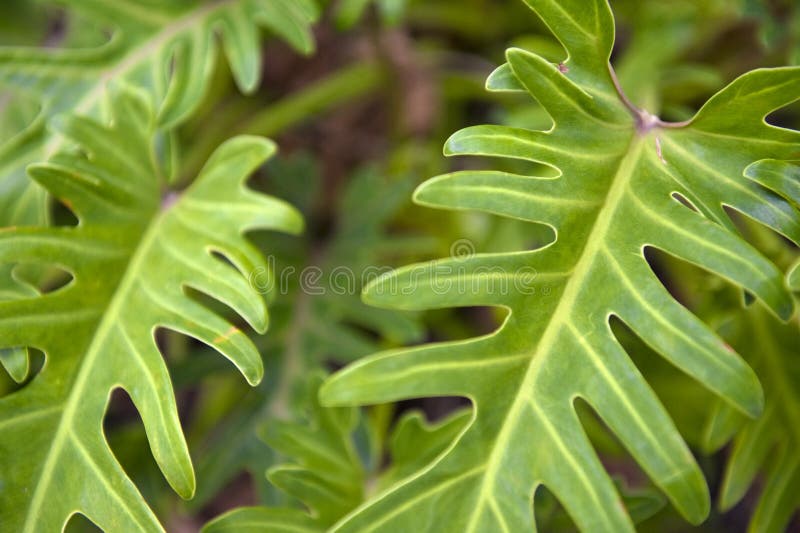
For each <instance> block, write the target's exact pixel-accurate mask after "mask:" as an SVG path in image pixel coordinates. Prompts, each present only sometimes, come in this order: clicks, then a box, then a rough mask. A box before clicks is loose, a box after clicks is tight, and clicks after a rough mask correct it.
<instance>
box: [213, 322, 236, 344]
mask: <svg viewBox="0 0 800 533" xmlns="http://www.w3.org/2000/svg"><path fill="white" fill-rule="evenodd" d="M237 333H239V328H237V327H236V326H231V329H229V330H228V331H226V332H225V334H224V335H220V336H219V337H217V338H216V339H214V344H219V343H221V342H225V341H226V340H228V339H230V338H231V337H232V336H234V335H235V334H237Z"/></svg>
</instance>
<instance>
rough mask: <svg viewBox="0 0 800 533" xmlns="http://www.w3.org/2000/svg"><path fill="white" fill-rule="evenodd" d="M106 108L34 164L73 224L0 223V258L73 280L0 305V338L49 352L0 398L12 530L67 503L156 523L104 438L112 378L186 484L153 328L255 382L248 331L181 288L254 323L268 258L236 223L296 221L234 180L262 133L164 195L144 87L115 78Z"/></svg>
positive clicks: (2, 509)
mask: <svg viewBox="0 0 800 533" xmlns="http://www.w3.org/2000/svg"><path fill="white" fill-rule="evenodd" d="M110 108H111V109H112V112H113V121H112V123H111V125H110V126H105V125H101V124H100V123H97V122H95V121H93V120H91V119H88V118H85V117H77V116H72V117H69V118H66V119H65V120H63V121H62V123H61V131H62V133H63V134H64V135H65V136H67V137H68V138H70V139H71V140H72V141H74V142H75V143H76V144H77V145H78V146H79V147H80V150H79V151H74V150H73V151H65V152H61V153H60V154H58V155H57V156H55V157H54V158H52V159H51V161H50V162H48V163H44V164H39V165H35V166H33V167H31V170H30V172H31V175H32V176H33V177H34V179H36V180H37V181H38V182H39V183H40V184H41V185H42V186H43V187H44V188H45V189H47V190H48V191H49V192H50V193H51V194H53V196H55V197H56V198H58V199H59V200H61V201H62V202H64V203H65V204H66V205H68V206H69V207H70V209H72V210H73V211H74V213H75V214H76V216H77V217H78V219H79V223H78V225H77V226H75V227H54V228H42V227H28V228H19V229H13V228H11V229H6V230H5V231H0V263H2V264H14V263H17V262H21V263H37V264H46V265H56V266H58V267H59V268H61V269H64V270H66V271H68V272H69V273H70V274H71V275H72V277H73V280H72V281H71V282H70V283H69V284H67V285H66V286H64V287H62V288H61V289H58V290H56V291H54V292H50V293H47V294H43V295H41V296H29V297H26V298H21V299H14V300H8V301H3V302H0V339H1V340H0V343H1V344H2V347H4V348H11V347H30V348H37V349H39V350H41V351H43V352H44V354H45V357H46V361H45V365H44V367H43V368H42V370H41V371H40V372H39V374H38V375H37V376H35V377H34V378H33V379H32V381H31V382H30V383H29V384H28V385H27V386H25V387H24V388H22V389H21V390H19V391H18V392H15V393H13V394H10V395H8V396H6V397H3V398H2V399H0V428H2V431H0V450H1V451H2V453H1V454H0V455H2V460H0V479H3V484H2V485H0V515H2V517H3V526H4V528H8V529H9V530H14V531H42V530H44V531H48V530H60V529H62V528H63V526H64V524H65V523H66V522H67V520H68V519H69V517H70V516H71V515H72V514H74V513H76V512H77V513H81V514H83V515H85V516H86V517H88V518H89V519H90V520H91V521H92V522H94V523H95V524H96V525H98V526H99V527H101V528H103V529H105V530H109V531H116V530H136V531H159V530H161V526H160V524H159V522H158V520H157V519H156V517H155V515H154V514H153V512H152V511H151V510H150V508H149V507H148V506H147V504H146V502H145V501H144V500H143V498H142V497H141V496H140V494H139V492H138V491H137V488H136V486H135V485H134V484H133V483H132V482H131V480H130V479H129V478H128V477H127V476H126V474H125V472H124V471H123V470H122V468H121V466H120V464H119V463H118V462H117V460H116V458H115V456H114V455H113V453H112V451H111V449H110V447H109V445H108V443H107V442H106V439H105V436H104V433H103V418H104V415H105V411H106V409H107V407H108V402H109V397H110V395H111V393H112V391H114V390H115V389H118V388H121V389H123V390H124V391H125V392H126V393H127V394H128V395H129V396H130V398H131V399H132V400H133V403H134V405H135V406H136V408H137V410H138V411H139V414H140V415H141V418H142V422H143V423H144V427H145V430H146V432H147V437H148V441H149V443H150V448H151V451H152V453H153V456H154V457H155V460H156V462H157V463H158V465H159V467H160V469H161V471H162V472H163V474H164V476H165V477H166V479H167V481H168V482H169V483H170V485H171V486H172V487H173V488H174V489H175V490H176V492H178V493H179V494H180V495H181V496H182V497H184V498H189V497H191V496H192V495H193V493H194V490H195V478H194V471H193V469H192V464H191V459H190V457H189V452H188V449H187V446H186V442H185V440H184V436H183V433H182V431H181V426H180V421H179V420H178V412H177V408H176V403H175V394H174V392H173V389H172V385H171V382H170V378H169V374H168V371H167V366H166V364H165V362H164V359H163V358H162V355H161V353H160V351H159V348H158V346H157V344H156V338H155V334H156V331H157V330H158V329H160V328H166V329H171V330H174V331H177V332H180V333H183V334H185V335H188V336H190V337H194V338H196V339H197V340H199V341H201V342H203V343H205V344H207V345H208V346H210V347H212V348H214V349H215V350H217V351H218V352H219V353H220V354H222V355H223V356H225V357H226V358H228V359H230V360H231V361H232V362H233V363H234V365H236V367H237V368H238V369H239V371H240V372H241V373H242V374H243V375H244V376H245V378H246V379H247V381H248V382H249V383H251V384H253V385H254V384H256V383H258V382H259V381H260V380H261V377H262V374H263V366H262V362H261V357H260V355H259V353H258V351H257V350H256V348H255V346H254V345H253V344H252V342H251V341H250V340H249V338H248V337H247V336H246V335H245V334H244V332H242V331H241V330H240V329H239V328H238V327H236V326H234V325H233V324H231V323H229V322H228V321H227V320H226V319H224V318H222V317H221V316H219V315H218V314H216V313H214V312H212V311H211V310H209V309H208V308H206V307H205V306H203V305H202V304H200V303H198V302H197V301H196V300H194V299H192V298H191V297H190V296H188V295H187V294H186V290H187V289H188V288H192V289H195V290H198V291H201V292H203V293H206V294H207V295H209V296H210V297H212V298H214V299H215V300H218V301H220V302H222V303H224V304H226V305H228V306H229V307H230V308H232V309H233V310H235V311H236V313H237V314H238V315H240V316H241V317H242V318H243V319H244V320H246V321H247V322H248V323H249V324H250V325H251V326H252V327H253V328H254V329H256V330H257V331H260V332H263V331H264V330H265V329H266V327H267V309H266V305H265V303H264V300H263V298H262V297H261V295H259V294H258V292H257V291H256V289H255V288H254V287H252V286H251V285H250V283H249V280H248V276H249V275H250V273H251V272H253V271H254V269H256V268H262V267H263V268H266V263H265V261H264V259H263V257H261V255H260V253H258V252H257V251H256V249H255V248H254V247H253V246H252V245H251V244H250V243H248V241H247V240H246V239H245V237H244V233H245V232H247V231H250V230H255V229H273V230H279V231H286V232H297V231H299V230H300V228H301V226H302V221H301V218H300V217H299V214H298V213H297V212H296V211H294V210H293V208H291V207H290V206H288V205H287V204H285V203H283V202H281V201H279V200H276V199H274V198H271V197H267V196H264V195H261V194H257V193H254V192H252V191H250V190H248V189H247V188H245V186H244V181H245V179H246V178H247V176H248V175H249V174H250V173H251V172H252V171H253V170H254V169H256V168H257V167H258V166H259V165H260V164H261V163H263V162H264V160H265V159H267V158H268V157H270V156H271V155H272V154H273V152H274V150H275V146H274V144H272V143H271V142H270V141H268V140H266V139H262V138H256V137H237V138H234V139H231V140H230V141H228V142H226V143H225V144H224V145H222V146H221V147H220V148H219V149H218V150H217V151H216V152H215V153H214V155H213V156H212V157H211V158H210V160H209V161H208V163H207V164H206V166H205V167H204V168H203V170H202V172H201V173H200V175H199V176H198V178H197V180H196V182H195V183H194V184H193V185H192V186H191V187H189V188H188V189H187V190H186V191H184V192H181V193H167V194H165V195H164V196H162V188H163V187H164V186H165V184H164V183H163V182H162V180H161V179H160V178H159V176H160V173H159V171H158V169H157V164H156V159H155V156H154V153H153V146H152V141H153V134H154V131H155V125H156V123H155V120H154V118H153V114H152V111H151V109H150V106H149V105H148V103H147V100H146V99H145V97H144V96H142V95H140V94H139V93H135V92H133V91H132V90H130V89H125V90H122V91H121V92H120V93H119V94H118V95H117V96H116V97H115V98H114V99H113V101H112V102H110ZM215 254H220V255H221V256H223V257H224V258H225V259H226V260H227V261H229V262H230V263H231V264H227V262H225V261H222V260H220V258H219V257H217V256H216V255H215ZM231 265H233V266H231ZM20 454H24V455H25V460H24V461H23V460H20V459H19V458H20ZM64 487H69V490H64Z"/></svg>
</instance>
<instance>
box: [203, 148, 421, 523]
mask: <svg viewBox="0 0 800 533" xmlns="http://www.w3.org/2000/svg"><path fill="white" fill-rule="evenodd" d="M267 174H268V176H269V178H270V184H271V190H273V191H275V192H276V193H277V194H278V195H279V196H281V197H282V198H287V199H291V200H292V203H293V204H294V205H298V206H305V207H306V212H305V213H304V214H305V215H306V220H308V224H309V227H316V226H318V225H320V224H330V225H332V226H333V227H335V228H336V229H335V231H334V232H333V234H332V235H331V236H330V237H329V238H328V239H327V240H326V241H325V242H324V243H321V242H319V241H318V240H315V239H316V237H315V236H313V235H308V236H306V238H304V239H298V238H291V239H286V238H284V237H285V236H283V235H272V236H269V237H267V238H266V239H265V240H263V241H262V242H263V247H265V248H266V249H271V250H276V253H275V254H274V256H275V260H276V264H275V269H276V271H279V272H284V273H288V274H289V275H288V276H287V277H286V279H285V280H284V282H283V283H282V287H281V291H280V292H281V293H280V294H278V295H277V296H276V300H275V302H274V304H273V305H272V308H271V315H272V322H273V326H272V328H271V331H270V335H269V336H267V337H263V338H262V340H261V341H259V342H257V345H258V347H259V349H260V351H261V352H262V353H269V354H274V360H275V361H277V362H278V363H276V366H277V367H278V368H276V369H275V372H274V374H275V378H276V379H274V380H269V379H267V380H264V382H263V383H261V384H260V385H259V386H258V387H257V388H255V389H253V390H251V391H249V392H248V393H247V395H246V396H245V397H244V398H243V399H242V400H241V401H240V402H238V403H237V404H236V405H235V406H234V408H233V409H231V410H228V411H227V412H226V414H225V416H224V418H223V419H222V420H221V423H220V428H219V431H217V432H216V434H215V436H214V437H215V438H213V439H212V440H210V441H209V442H206V443H204V444H205V446H204V447H203V449H202V453H201V454H199V455H198V456H197V457H198V462H197V474H198V481H199V487H198V493H197V496H196V498H195V499H194V500H193V501H192V502H191V505H192V506H193V507H195V506H196V507H202V506H203V505H205V504H206V503H207V502H208V500H209V499H210V498H211V497H212V496H214V495H215V494H216V493H217V492H218V491H219V490H220V489H222V488H223V487H224V486H225V484H226V483H228V482H229V481H230V480H231V479H233V478H234V477H236V475H237V474H238V473H239V472H240V471H241V470H242V469H246V470H247V471H248V472H250V473H251V475H253V476H254V477H256V479H258V478H260V477H261V475H262V473H263V472H264V471H265V470H266V468H267V466H269V465H270V464H271V461H272V458H271V455H270V452H269V450H268V449H266V447H265V445H264V443H263V442H262V441H261V440H260V439H258V437H257V436H256V429H257V428H259V427H261V426H263V425H266V424H270V423H271V422H272V420H274V419H275V417H276V416H280V417H289V416H291V417H293V418H297V417H296V415H298V414H299V413H298V411H297V407H299V406H302V405H305V403H306V402H305V395H304V394H300V395H298V394H295V392H296V391H298V390H299V391H301V392H302V391H303V390H304V385H303V383H304V382H305V381H306V380H307V379H308V375H309V373H313V372H316V371H318V370H321V369H324V368H325V365H326V363H327V362H329V361H331V360H332V361H335V362H337V363H338V364H344V363H346V362H349V361H352V360H355V359H357V358H359V357H363V356H365V355H367V354H369V353H372V352H374V351H376V350H379V349H380V348H381V347H382V346H385V345H386V343H395V344H403V343H406V342H412V341H415V340H418V339H419V338H420V337H421V335H422V331H421V327H420V324H419V321H418V318H417V317H415V316H413V315H411V316H409V315H410V314H403V313H396V312H392V311H387V310H383V309H374V308H370V307H368V306H367V305H365V304H364V303H363V302H362V301H361V299H360V298H359V294H360V292H361V283H362V280H363V279H364V278H368V277H369V275H368V273H369V272H370V271H371V270H372V269H373V267H372V265H376V264H381V263H384V262H385V261H386V258H385V256H386V255H387V251H388V252H391V253H394V254H398V253H402V257H404V258H407V259H411V258H414V257H417V256H414V255H411V254H410V253H405V252H402V251H401V245H402V242H401V237H398V236H395V235H392V234H390V233H389V231H388V228H389V225H390V223H391V221H392V219H393V218H395V217H396V215H397V212H398V210H399V209H400V207H401V206H402V204H403V203H404V202H407V198H408V194H409V192H410V191H411V187H412V185H411V183H410V182H409V180H408V179H402V178H396V177H395V178H391V177H390V178H387V177H384V176H381V175H380V174H379V173H378V171H377V170H375V169H371V168H367V169H363V170H361V171H359V172H356V173H355V174H354V175H353V177H352V178H351V179H350V181H349V182H348V184H347V187H346V188H345V189H344V190H343V191H342V193H341V195H340V196H339V203H338V205H337V206H335V208H336V210H335V212H336V213H337V216H336V219H335V220H333V221H331V220H330V219H324V220H320V219H318V218H317V217H316V216H315V214H314V212H313V211H312V210H311V205H312V204H313V202H314V200H316V199H317V198H318V196H317V195H318V194H319V191H320V185H321V184H320V183H318V181H319V177H320V176H319V171H318V169H316V168H315V167H312V168H309V165H301V164H299V163H298V162H293V163H291V164H290V163H289V162H282V161H281V160H280V159H278V160H276V161H274V162H273V163H272V164H271V166H270V168H269V169H268V172H267ZM295 188H297V189H299V190H295ZM376 190H380V191H381V195H380V197H379V198H375V197H374V191H376ZM414 253H419V252H418V250H415V252H414ZM308 266H311V268H318V269H319V272H320V273H321V276H320V278H319V280H318V281H317V282H315V283H313V284H309V283H308V282H304V281H302V279H301V274H300V273H301V272H303V270H304V269H305V268H306V267H308ZM376 275H377V274H376ZM372 277H375V276H372ZM262 281H265V280H263V279H262V278H261V277H256V278H255V282H256V283H257V284H260V283H261V282H262ZM365 331H366V332H369V333H370V334H365V333H364V332H365ZM271 359H272V358H271ZM297 400H300V401H297ZM259 488H261V489H263V490H260V492H261V494H260V496H261V498H260V499H261V501H260V503H264V504H270V505H273V504H276V503H277V502H274V501H269V500H266V498H264V496H265V495H266V494H267V491H268V490H269V488H270V487H269V486H262V487H259Z"/></svg>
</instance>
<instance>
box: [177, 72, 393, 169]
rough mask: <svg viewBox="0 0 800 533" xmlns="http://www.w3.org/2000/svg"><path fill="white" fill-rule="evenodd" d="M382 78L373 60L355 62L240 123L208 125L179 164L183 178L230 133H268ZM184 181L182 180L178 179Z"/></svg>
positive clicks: (356, 93)
mask: <svg viewBox="0 0 800 533" xmlns="http://www.w3.org/2000/svg"><path fill="white" fill-rule="evenodd" d="M385 79H386V76H385V72H384V69H383V68H382V67H381V66H380V65H379V64H377V63H374V62H366V63H356V64H352V65H349V66H347V67H344V68H342V69H341V70H338V71H337V72H335V73H333V74H332V75H330V76H328V77H327V78H324V79H322V80H319V81H317V82H314V83H312V84H311V85H310V86H308V87H306V88H304V89H302V90H300V91H298V92H296V93H294V94H292V95H291V96H287V97H286V98H283V99H282V100H279V101H277V102H275V103H274V104H272V105H269V106H267V107H266V108H263V109H262V110H261V111H259V112H258V113H256V114H255V115H253V117H252V118H250V119H249V120H247V121H245V122H244V123H242V124H240V125H238V126H235V128H234V130H233V131H231V130H230V129H227V128H208V129H206V130H205V131H204V132H202V133H201V134H200V135H199V137H198V139H197V140H196V141H195V143H194V148H193V149H192V151H191V152H190V153H189V154H187V156H186V158H185V159H184V162H183V166H182V174H183V177H184V178H189V179H191V178H193V177H194V176H195V175H196V174H197V172H198V171H199V170H200V168H201V167H202V165H203V163H204V162H205V160H206V159H207V158H208V156H209V155H210V154H211V152H213V151H214V149H215V148H216V147H217V146H218V145H219V144H220V143H221V142H222V141H224V140H225V139H227V138H229V137H232V136H234V135H240V134H248V135H261V136H265V137H270V136H273V135H276V134H278V133H280V132H282V131H284V130H286V129H288V128H290V127H292V126H294V125H296V124H298V123H300V122H303V121H304V120H307V119H308V118H310V117H313V116H314V115H317V114H318V113H322V112H324V111H327V110H329V109H335V108H337V107H339V106H341V105H342V104H343V103H345V102H348V101H351V100H356V99H357V98H359V97H361V96H363V95H365V94H368V93H370V92H372V91H374V90H375V89H377V88H378V87H380V86H381V85H382V84H383V82H384V80H385ZM181 181H182V182H184V183H185V180H181Z"/></svg>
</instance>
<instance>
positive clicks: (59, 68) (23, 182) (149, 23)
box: [0, 0, 317, 226]
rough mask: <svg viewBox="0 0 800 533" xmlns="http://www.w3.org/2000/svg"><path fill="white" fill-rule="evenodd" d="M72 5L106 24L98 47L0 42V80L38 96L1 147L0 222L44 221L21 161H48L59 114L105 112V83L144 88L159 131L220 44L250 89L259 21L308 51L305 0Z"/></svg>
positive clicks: (42, 199) (179, 111) (194, 88)
mask: <svg viewBox="0 0 800 533" xmlns="http://www.w3.org/2000/svg"><path fill="white" fill-rule="evenodd" d="M60 4H64V5H65V7H67V8H68V9H70V10H74V11H75V12H76V13H79V14H81V15H84V16H85V17H86V18H88V19H90V20H92V21H96V22H97V23H98V24H99V25H102V26H103V27H106V26H107V27H110V28H113V30H114V31H113V33H112V36H111V38H110V39H109V40H108V42H106V43H105V44H103V45H101V46H98V47H96V48H73V49H70V48H65V49H56V48H33V47H28V48H22V47H3V48H0V86H3V87H6V88H8V89H11V90H12V91H13V92H15V93H18V94H22V95H25V96H26V97H33V98H36V99H37V100H38V101H39V103H40V108H41V110H40V113H39V116H38V117H37V118H36V119H35V120H34V121H33V122H32V123H31V124H29V125H28V127H27V128H25V129H24V130H23V131H22V132H21V133H19V134H17V135H16V136H14V137H12V138H11V139H1V140H0V141H2V143H3V144H0V226H9V225H20V224H40V223H44V222H46V221H47V203H46V195H45V192H44V190H43V189H42V188H41V187H38V186H37V185H36V184H35V183H33V182H31V181H30V180H29V179H28V178H27V176H26V174H25V167H26V166H27V165H29V164H31V163H34V162H37V161H42V160H47V159H49V158H50V157H51V156H53V155H54V154H56V153H57V152H58V151H59V150H60V149H61V148H62V146H63V145H64V141H65V138H64V137H63V136H61V135H60V134H59V133H58V132H53V131H51V130H49V129H48V124H49V122H50V119H51V118H52V117H54V116H56V115H57V114H59V113H63V112H65V111H74V112H76V113H79V114H85V115H89V116H92V117H94V118H101V117H104V115H105V113H106V110H104V109H103V106H102V104H103V95H104V92H105V90H106V88H107V87H108V86H109V85H114V84H119V83H122V82H126V83H132V84H136V85H137V86H139V87H141V88H142V89H145V90H147V91H148V93H149V94H150V99H151V101H152V103H153V105H154V106H155V107H157V108H158V110H159V113H158V116H159V125H160V126H162V127H165V128H169V127H172V126H175V125H176V124H179V123H181V122H182V121H184V120H185V119H186V118H187V117H188V116H189V115H191V113H192V112H193V111H194V110H195V109H196V108H197V106H198V105H199V104H200V102H201V100H202V98H203V96H204V95H205V92H206V89H207V87H208V85H209V81H210V77H211V75H212V74H213V70H214V67H215V65H216V57H217V53H218V49H219V48H222V50H223V51H224V53H225V55H226V58H227V60H228V63H229V64H230V65H231V70H232V73H233V76H234V79H235V80H236V83H237V85H238V86H239V88H240V89H241V90H242V91H243V92H248V93H249V92H252V91H253V90H255V88H256V87H257V85H258V82H259V79H260V71H261V62H262V59H261V56H262V52H261V45H260V42H259V39H258V33H259V28H262V27H263V28H265V29H267V30H269V31H270V32H272V33H274V34H276V35H278V36H280V37H281V38H283V39H284V40H286V41H287V42H288V43H289V44H291V45H292V46H293V47H295V48H296V49H297V50H299V51H301V52H304V53H308V52H310V51H311V50H312V49H313V40H312V36H311V33H310V28H309V26H310V24H311V23H312V22H313V21H314V20H315V18H316V16H317V8H316V6H315V4H314V3H313V2H312V1H311V0H222V1H219V2H205V1H201V0H190V1H187V2H158V3H154V2H148V3H142V2H136V1H132V0H115V1H113V2H105V1H102V0H87V1H83V0H80V1H78V0H62V1H61V2H60Z"/></svg>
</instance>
